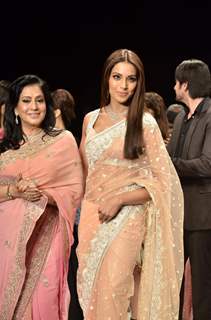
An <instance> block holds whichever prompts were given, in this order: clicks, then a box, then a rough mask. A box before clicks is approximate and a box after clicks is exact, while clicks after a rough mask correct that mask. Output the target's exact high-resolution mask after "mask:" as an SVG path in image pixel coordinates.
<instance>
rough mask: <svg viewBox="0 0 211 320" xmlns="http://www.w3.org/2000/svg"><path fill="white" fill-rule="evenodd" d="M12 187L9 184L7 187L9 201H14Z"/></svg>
mask: <svg viewBox="0 0 211 320" xmlns="http://www.w3.org/2000/svg"><path fill="white" fill-rule="evenodd" d="M10 186H11V184H8V186H7V192H6V194H7V199H8V200H12V199H14V197H13V195H12V193H11V192H10Z"/></svg>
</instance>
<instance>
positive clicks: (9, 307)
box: [0, 203, 56, 320]
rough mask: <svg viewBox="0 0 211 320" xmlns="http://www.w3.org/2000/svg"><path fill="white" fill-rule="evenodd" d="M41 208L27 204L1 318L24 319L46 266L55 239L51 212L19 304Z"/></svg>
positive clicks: (8, 319)
mask: <svg viewBox="0 0 211 320" xmlns="http://www.w3.org/2000/svg"><path fill="white" fill-rule="evenodd" d="M40 210H42V209H41V208H39V207H38V206H36V205H34V204H32V203H28V207H27V209H26V212H25V216H24V223H23V225H22V228H21V230H20V233H19V237H18V245H17V250H16V256H15V263H14V265H13V267H12V271H11V272H10V275H9V278H8V284H7V286H6V290H5V292H4V302H3V304H2V308H1V311H0V319H1V320H10V319H21V316H22V315H23V313H24V311H25V309H26V307H27V303H28V301H29V299H30V297H31V295H32V291H33V289H34V287H35V283H36V281H37V279H38V277H39V275H40V272H41V270H42V268H43V265H44V262H45V259H46V256H47V253H48V249H49V246H50V243H51V239H52V231H53V229H54V225H55V221H56V220H55V218H56V215H55V216H54V215H49V217H47V224H46V226H45V228H44V230H43V235H42V237H41V238H40V239H39V242H38V244H37V246H38V247H37V248H38V249H37V250H36V251H37V255H35V257H33V259H32V261H31V265H30V268H31V269H30V271H29V273H28V274H26V279H25V283H24V286H25V292H24V294H23V295H22V297H21V298H19V302H18V305H17V297H18V296H19V294H20V292H21V290H22V286H23V281H22V279H23V278H24V274H25V255H26V242H27V240H28V239H29V238H30V235H31V234H32V231H33V228H34V221H36V220H37V219H38V218H39V216H40V213H41V212H40ZM42 211H43V210H42ZM26 272H27V271H26ZM16 305H17V309H16V311H15V316H14V317H13V312H14V308H15V306H16Z"/></svg>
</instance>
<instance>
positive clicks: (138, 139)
mask: <svg viewBox="0 0 211 320" xmlns="http://www.w3.org/2000/svg"><path fill="white" fill-rule="evenodd" d="M120 62H127V63H131V64H132V65H133V66H134V67H135V70H136V77H137V85H136V88H135V92H134V94H133V96H132V98H130V100H129V101H128V116H127V129H126V135H125V144H124V156H125V158H127V159H136V158H138V157H139V155H141V154H142V153H143V124H142V118H143V113H144V94H145V75H144V66H143V63H142V61H141V59H140V58H139V56H138V55H137V54H136V53H135V52H133V51H131V50H128V49H118V50H116V51H114V52H113V53H112V54H111V55H110V56H109V57H108V58H107V60H106V62H105V64H104V68H103V74H102V82H101V101H100V107H101V108H102V107H105V106H106V105H108V104H109V103H110V96H109V78H110V75H111V71H112V69H113V67H114V66H115V65H116V64H117V63H120Z"/></svg>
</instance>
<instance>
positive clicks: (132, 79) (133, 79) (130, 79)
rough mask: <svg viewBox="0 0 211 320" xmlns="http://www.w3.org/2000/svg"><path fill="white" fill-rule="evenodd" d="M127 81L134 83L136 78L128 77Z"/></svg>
mask: <svg viewBox="0 0 211 320" xmlns="http://www.w3.org/2000/svg"><path fill="white" fill-rule="evenodd" d="M128 80H129V81H130V82H136V81H137V79H136V77H129V79H128Z"/></svg>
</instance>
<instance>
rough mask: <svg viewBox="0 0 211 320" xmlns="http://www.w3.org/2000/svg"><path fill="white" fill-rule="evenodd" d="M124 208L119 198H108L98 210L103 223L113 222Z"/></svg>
mask: <svg viewBox="0 0 211 320" xmlns="http://www.w3.org/2000/svg"><path fill="white" fill-rule="evenodd" d="M121 208H122V201H121V198H120V197H119V196H115V197H113V198H107V199H106V200H104V201H102V202H101V204H100V205H99V208H98V214H99V220H100V222H101V223H103V222H109V221H111V220H112V219H113V218H114V217H115V216H116V215H117V214H118V212H119V211H120V209H121Z"/></svg>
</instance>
